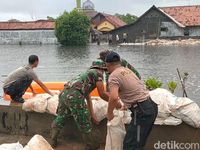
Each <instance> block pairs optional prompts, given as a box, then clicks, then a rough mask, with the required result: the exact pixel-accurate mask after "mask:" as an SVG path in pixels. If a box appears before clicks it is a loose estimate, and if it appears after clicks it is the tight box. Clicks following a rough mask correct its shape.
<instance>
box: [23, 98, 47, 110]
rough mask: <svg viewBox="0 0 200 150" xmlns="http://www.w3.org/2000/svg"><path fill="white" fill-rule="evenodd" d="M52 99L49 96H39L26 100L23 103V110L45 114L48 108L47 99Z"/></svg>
mask: <svg viewBox="0 0 200 150" xmlns="http://www.w3.org/2000/svg"><path fill="white" fill-rule="evenodd" d="M50 97H51V96H50V95H49V94H38V95H36V96H35V97H33V98H31V99H28V100H26V101H25V102H24V103H23V106H22V109H23V110H25V111H35V112H39V113H45V112H46V108H47V99H48V98H50Z"/></svg>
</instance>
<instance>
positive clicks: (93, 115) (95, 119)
mask: <svg viewBox="0 0 200 150" xmlns="http://www.w3.org/2000/svg"><path fill="white" fill-rule="evenodd" d="M86 100H87V105H88V109H89V111H90V114H91V117H92V120H93V121H94V123H95V124H97V125H98V124H99V121H98V120H97V118H96V115H95V114H94V109H93V104H92V100H91V96H87V97H86Z"/></svg>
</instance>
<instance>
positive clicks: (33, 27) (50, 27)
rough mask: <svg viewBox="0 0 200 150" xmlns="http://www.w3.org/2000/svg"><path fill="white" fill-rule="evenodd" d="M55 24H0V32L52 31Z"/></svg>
mask: <svg viewBox="0 0 200 150" xmlns="http://www.w3.org/2000/svg"><path fill="white" fill-rule="evenodd" d="M54 28H55V22H54V21H49V20H38V21H29V22H19V21H16V22H14V21H11V22H0V30H54Z"/></svg>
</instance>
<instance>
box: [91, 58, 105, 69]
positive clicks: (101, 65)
mask: <svg viewBox="0 0 200 150" xmlns="http://www.w3.org/2000/svg"><path fill="white" fill-rule="evenodd" d="M90 68H91V69H104V70H106V69H107V67H106V64H105V63H104V62H103V61H101V60H95V61H93V62H92V66H91V67H90Z"/></svg>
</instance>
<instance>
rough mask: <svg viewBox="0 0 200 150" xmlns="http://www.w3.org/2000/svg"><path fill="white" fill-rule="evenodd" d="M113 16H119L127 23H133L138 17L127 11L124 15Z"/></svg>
mask: <svg viewBox="0 0 200 150" xmlns="http://www.w3.org/2000/svg"><path fill="white" fill-rule="evenodd" d="M115 16H117V17H119V18H120V19H122V20H123V21H124V22H126V23H127V24H130V23H133V22H135V21H136V20H137V19H138V17H137V16H134V15H131V14H129V13H127V14H126V15H121V14H115Z"/></svg>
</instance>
